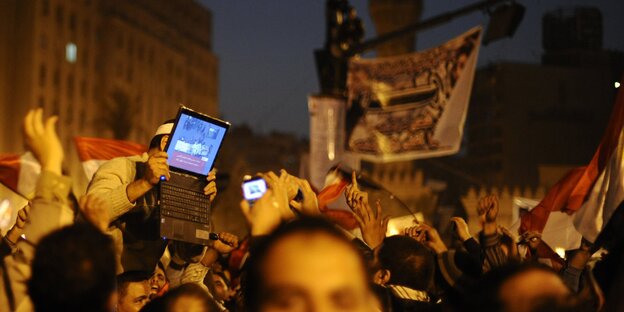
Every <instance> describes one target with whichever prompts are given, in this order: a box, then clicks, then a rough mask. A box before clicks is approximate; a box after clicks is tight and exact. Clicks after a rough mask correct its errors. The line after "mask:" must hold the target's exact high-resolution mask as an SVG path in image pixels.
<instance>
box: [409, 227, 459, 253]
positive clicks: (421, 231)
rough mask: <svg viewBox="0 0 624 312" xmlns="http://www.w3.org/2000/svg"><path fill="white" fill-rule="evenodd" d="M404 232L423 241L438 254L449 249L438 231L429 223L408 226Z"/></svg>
mask: <svg viewBox="0 0 624 312" xmlns="http://www.w3.org/2000/svg"><path fill="white" fill-rule="evenodd" d="M404 233H405V235H407V236H409V237H411V238H413V239H415V240H417V241H419V242H421V243H423V244H424V245H425V246H427V247H428V248H429V249H431V250H432V251H433V252H435V253H436V254H440V253H443V252H445V251H447V250H448V249H447V248H446V245H445V244H444V241H442V238H440V234H438V231H437V230H436V229H435V228H433V227H431V226H430V225H428V224H425V223H419V224H418V225H416V226H412V227H409V228H406V229H405V230H404Z"/></svg>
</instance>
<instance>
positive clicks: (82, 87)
mask: <svg viewBox="0 0 624 312" xmlns="http://www.w3.org/2000/svg"><path fill="white" fill-rule="evenodd" d="M80 96H81V97H82V98H83V99H86V98H87V81H86V80H84V79H82V81H81V82H80Z"/></svg>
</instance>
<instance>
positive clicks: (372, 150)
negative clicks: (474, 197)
mask: <svg viewBox="0 0 624 312" xmlns="http://www.w3.org/2000/svg"><path fill="white" fill-rule="evenodd" d="M481 32H482V30H481V27H475V28H473V29H471V30H469V31H468V32H466V33H464V34H463V35H461V36H459V37H457V38H454V39H452V40H450V41H448V42H446V43H444V44H442V45H440V46H438V47H435V48H432V49H429V50H426V51H422V52H415V53H411V54H406V55H400V56H395V57H386V58H376V59H358V58H355V59H353V60H352V61H350V63H349V73H348V77H347V89H348V103H349V110H348V112H347V120H346V130H347V142H346V143H347V144H346V145H347V149H348V150H350V151H351V152H353V153H357V154H358V155H359V156H360V157H361V158H362V159H366V160H371V161H400V160H410V159H419V158H429V157H438V156H445V155H451V154H454V153H457V152H458V151H459V148H460V144H461V140H462V134H463V127H464V122H465V120H466V112H467V110H468V102H469V100H470V92H471V90H472V82H473V79H474V74H475V69H476V64H477V57H478V54H479V46H480V44H481Z"/></svg>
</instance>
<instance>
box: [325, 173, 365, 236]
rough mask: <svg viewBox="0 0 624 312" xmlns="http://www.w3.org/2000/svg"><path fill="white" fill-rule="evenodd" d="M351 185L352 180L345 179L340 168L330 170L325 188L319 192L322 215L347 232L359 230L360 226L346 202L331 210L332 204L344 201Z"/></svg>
mask: <svg viewBox="0 0 624 312" xmlns="http://www.w3.org/2000/svg"><path fill="white" fill-rule="evenodd" d="M349 183H351V181H350V180H348V179H347V178H345V177H344V175H343V174H341V173H340V172H339V171H338V168H335V169H333V170H330V171H329V172H328V173H327V177H326V178H325V187H324V188H323V189H322V190H321V191H319V192H318V194H317V196H316V197H317V199H318V206H319V210H320V211H321V213H322V214H323V215H324V216H326V217H327V218H329V219H330V220H331V221H333V222H334V223H336V224H338V225H340V226H341V227H343V228H344V229H346V230H353V229H355V228H357V226H358V224H357V221H356V220H355V218H354V217H353V213H352V212H351V211H350V210H347V209H348V208H346V201H344V200H343V202H342V203H341V204H340V206H339V207H337V208H330V207H329V206H330V204H332V203H335V202H337V201H339V200H340V199H344V191H345V189H346V188H347V186H348V185H349Z"/></svg>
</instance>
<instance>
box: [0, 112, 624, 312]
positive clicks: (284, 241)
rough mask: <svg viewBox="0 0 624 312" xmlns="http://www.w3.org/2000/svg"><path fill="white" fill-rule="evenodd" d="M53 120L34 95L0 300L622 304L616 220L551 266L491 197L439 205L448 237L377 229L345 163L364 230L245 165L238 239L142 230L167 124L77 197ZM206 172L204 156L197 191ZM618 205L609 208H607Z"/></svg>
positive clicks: (207, 304)
mask: <svg viewBox="0 0 624 312" xmlns="http://www.w3.org/2000/svg"><path fill="white" fill-rule="evenodd" d="M56 121H57V118H56V117H51V118H47V119H45V118H43V112H42V110H41V109H36V110H32V111H30V112H29V113H28V115H27V116H26V117H25V119H24V129H23V130H24V134H25V138H26V139H25V140H26V142H25V144H26V146H27V147H28V149H29V150H30V151H31V152H32V153H33V155H34V156H35V157H36V159H37V160H38V161H39V163H40V164H41V168H42V172H41V175H40V178H39V181H38V183H37V186H36V194H35V197H34V199H33V200H32V201H30V203H29V205H28V206H27V207H25V208H23V209H21V210H20V211H19V213H18V218H17V220H16V223H15V224H14V226H13V227H12V228H11V229H10V230H9V231H8V232H7V234H6V235H5V236H4V237H3V239H2V245H1V248H0V250H1V256H2V267H1V268H0V274H1V276H2V282H1V283H0V311H120V312H125V311H622V310H624V301H623V299H622V298H621V297H622V296H618V295H619V294H621V293H622V289H624V285H623V284H624V283H623V280H624V278H623V275H622V274H623V273H624V258H623V257H622V249H623V248H624V244H623V243H622V233H621V232H623V231H622V229H621V228H616V229H610V230H611V233H610V236H609V237H610V238H609V239H608V240H603V242H602V243H601V245H600V246H598V245H592V244H590V243H589V242H588V241H586V240H583V241H582V243H581V245H580V246H578V249H576V250H571V251H568V256H567V258H566V261H565V263H563V264H562V265H559V266H557V265H553V264H552V263H553V262H549V263H551V265H545V264H543V262H544V259H543V258H540V257H539V256H538V254H539V253H538V249H539V248H540V245H541V244H542V243H543V242H542V241H541V236H540V233H533V232H528V233H525V234H524V235H522V236H521V237H516V236H515V235H514V234H513V233H511V232H510V231H509V230H507V229H505V228H503V227H501V226H500V225H499V224H497V216H498V212H499V204H498V199H497V198H496V197H495V196H486V197H484V198H482V199H481V200H480V202H479V205H478V215H479V221H480V224H481V231H479V232H478V233H475V234H474V235H473V234H471V233H470V232H469V230H468V226H467V224H466V222H465V220H463V219H461V218H458V217H455V218H452V219H451V222H452V223H453V225H452V228H453V229H454V232H455V233H454V241H453V242H452V243H451V244H450V245H449V246H447V244H446V243H445V242H444V241H443V240H442V239H441V238H440V235H439V234H438V232H437V231H436V229H435V228H433V227H432V226H430V225H428V224H426V223H414V224H413V226H412V227H409V228H406V229H404V230H403V232H402V234H401V235H395V236H389V237H387V236H386V230H387V223H388V219H387V218H385V217H384V216H383V215H382V211H383V209H382V207H381V204H380V203H379V202H378V201H377V202H375V203H369V198H368V194H367V193H366V192H364V191H363V190H361V189H360V187H359V186H358V181H357V179H356V177H355V174H354V175H353V177H352V181H351V184H350V185H349V186H348V187H347V189H346V191H345V197H346V202H347V205H348V206H349V208H350V209H351V210H352V213H353V216H354V218H355V220H356V221H357V223H358V225H359V233H360V234H361V235H358V236H359V237H361V239H360V238H358V237H356V236H354V235H353V234H352V233H351V232H348V231H345V230H343V229H342V228H340V227H338V226H337V225H335V224H333V223H331V222H330V221H328V220H327V219H325V218H324V217H323V214H322V213H321V212H320V211H319V207H318V200H317V195H316V194H315V192H314V191H313V190H312V188H311V187H310V185H309V183H308V182H307V181H306V180H304V179H300V178H297V177H295V176H293V175H290V174H289V173H287V172H286V171H281V172H280V173H279V174H276V173H273V172H266V173H261V174H258V175H259V176H260V177H261V178H263V179H264V180H265V181H266V183H267V185H268V190H267V191H266V193H264V195H263V196H262V197H261V198H259V199H258V200H256V201H255V202H248V201H247V200H241V202H240V209H241V210H242V212H243V214H244V215H245V217H246V219H247V221H248V224H249V236H248V237H246V238H245V239H242V240H241V239H239V238H238V237H236V236H235V235H233V234H230V233H225V232H222V233H218V239H216V240H214V242H213V244H212V245H209V246H201V245H193V244H188V243H182V242H177V241H166V240H162V239H160V238H159V239H158V240H150V239H147V238H145V237H143V235H142V234H141V232H140V231H139V233H138V234H137V232H136V231H133V230H131V223H132V221H131V220H133V219H132V216H133V214H135V213H136V211H137V209H139V208H140V209H157V208H158V207H157V205H156V206H142V205H141V203H144V202H146V200H145V198H146V197H147V196H149V195H150V194H151V192H152V191H153V190H154V186H156V185H157V184H158V183H159V180H160V177H161V176H165V178H168V177H169V167H168V165H167V153H165V152H163V151H162V150H163V147H164V146H165V145H166V142H167V140H168V138H169V134H168V133H159V132H157V135H155V136H154V138H153V139H152V141H151V142H150V147H149V151H148V152H147V153H145V154H143V155H141V156H134V157H125V158H117V159H113V160H111V161H109V162H108V163H106V164H104V165H102V166H101V167H100V169H99V171H98V172H97V173H96V174H95V176H94V178H93V180H92V181H91V184H90V185H89V188H88V191H87V194H86V195H85V196H83V197H81V198H80V199H79V200H74V199H72V196H71V195H70V189H71V185H70V180H69V178H68V177H67V176H65V175H64V174H63V171H62V164H63V160H64V152H63V147H62V146H61V143H60V141H59V139H58V136H57V133H56ZM159 129H160V128H159ZM139 165H140V166H141V167H142V168H143V169H142V170H137V168H138V167H139ZM241 178H242V177H241ZM215 180H216V174H215V172H214V171H212V172H211V173H210V174H208V176H207V186H206V188H205V189H204V194H205V196H206V197H207V198H208V199H209V200H210V201H213V200H214V198H215V197H216V196H217V188H216V182H215ZM621 218H622V209H618V212H616V214H615V215H614V216H613V219H621ZM150 230H152V229H150V228H144V229H142V231H150ZM599 249H600V250H601V252H599V253H596V251H598V250H599ZM593 255H595V256H594V257H592V256H593Z"/></svg>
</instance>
